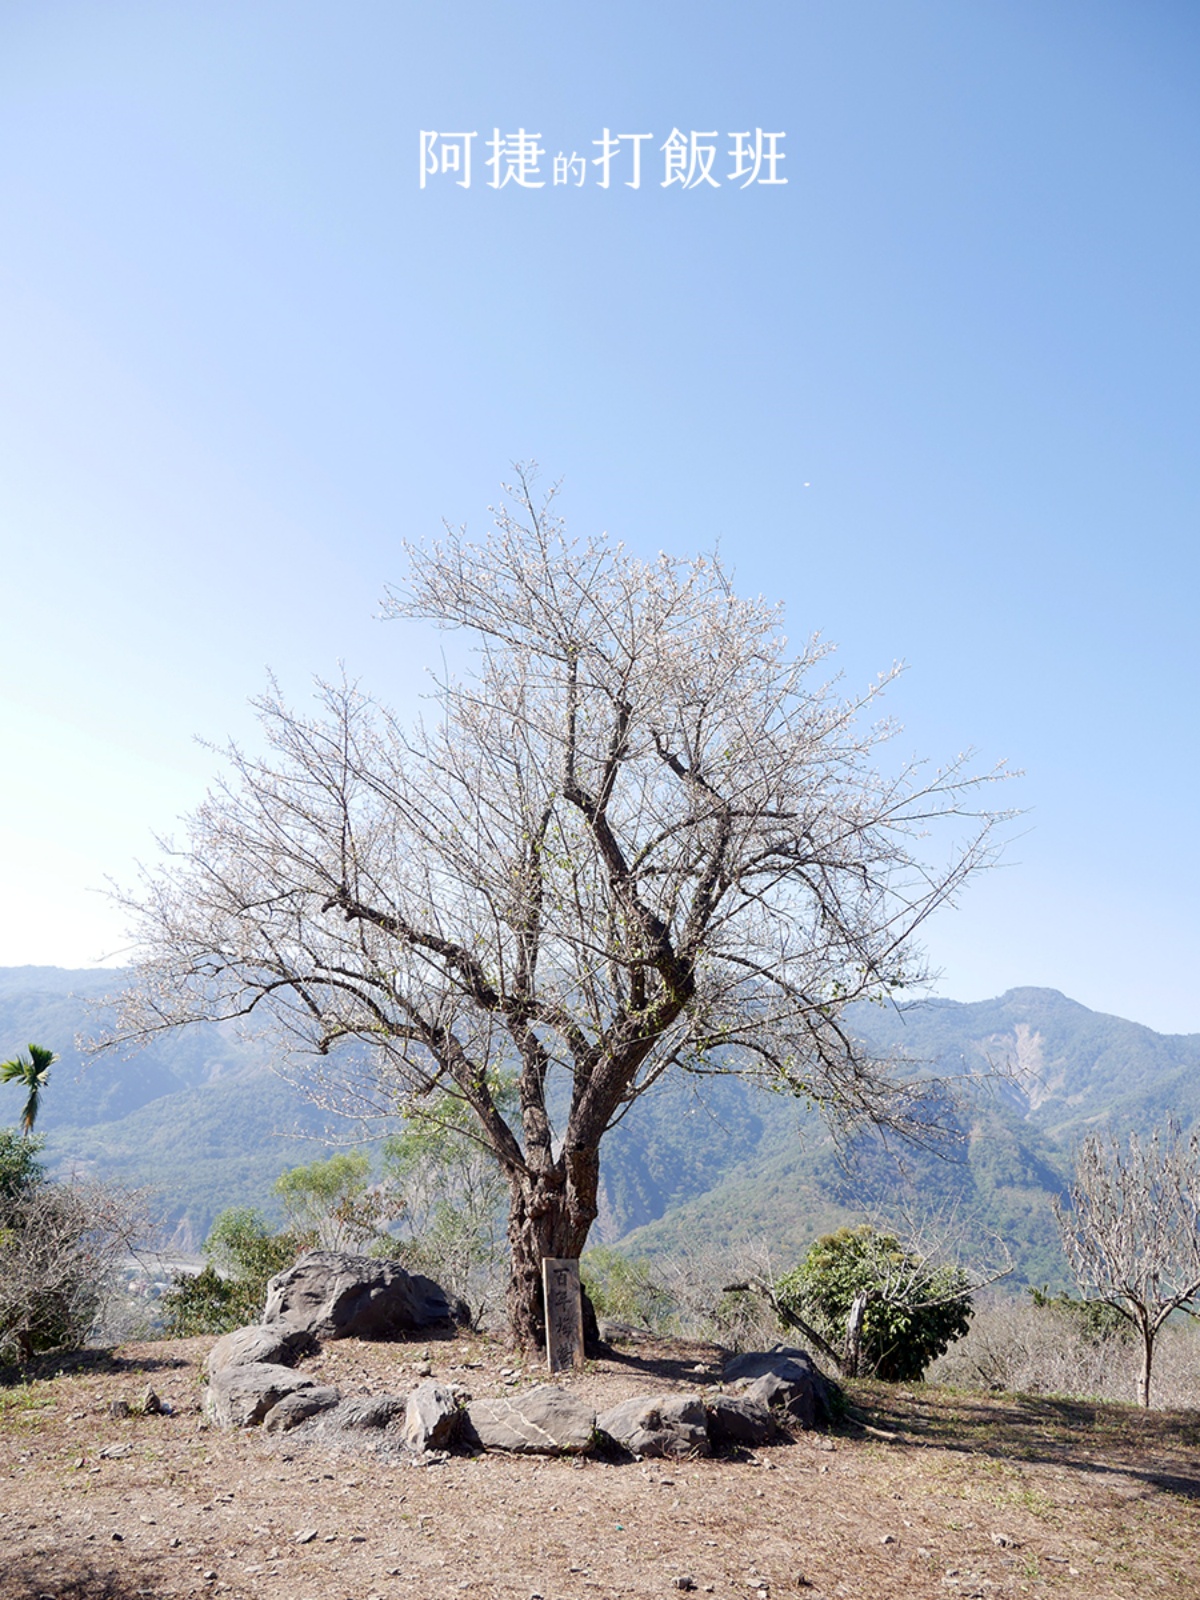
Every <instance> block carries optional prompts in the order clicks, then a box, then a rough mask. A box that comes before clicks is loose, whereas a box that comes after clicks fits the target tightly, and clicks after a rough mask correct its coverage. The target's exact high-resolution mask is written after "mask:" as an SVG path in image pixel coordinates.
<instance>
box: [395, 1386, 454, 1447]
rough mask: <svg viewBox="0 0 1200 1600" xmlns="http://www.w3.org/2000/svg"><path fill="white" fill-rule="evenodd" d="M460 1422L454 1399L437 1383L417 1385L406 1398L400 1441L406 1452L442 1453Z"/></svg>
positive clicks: (450, 1441) (451, 1393)
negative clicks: (401, 1439)
mask: <svg viewBox="0 0 1200 1600" xmlns="http://www.w3.org/2000/svg"><path fill="white" fill-rule="evenodd" d="M461 1421H462V1411H461V1409H460V1408H459V1404H458V1400H457V1398H456V1397H455V1395H454V1393H453V1391H452V1390H450V1389H443V1387H442V1386H441V1384H440V1383H419V1384H418V1385H417V1387H416V1388H415V1389H414V1390H413V1392H412V1393H411V1394H410V1395H409V1397H408V1405H407V1407H406V1409H405V1413H404V1442H405V1444H406V1445H408V1447H409V1449H410V1450H444V1449H446V1447H447V1446H448V1445H450V1444H452V1443H453V1441H454V1436H455V1434H456V1433H457V1432H458V1428H459V1424H460V1423H461Z"/></svg>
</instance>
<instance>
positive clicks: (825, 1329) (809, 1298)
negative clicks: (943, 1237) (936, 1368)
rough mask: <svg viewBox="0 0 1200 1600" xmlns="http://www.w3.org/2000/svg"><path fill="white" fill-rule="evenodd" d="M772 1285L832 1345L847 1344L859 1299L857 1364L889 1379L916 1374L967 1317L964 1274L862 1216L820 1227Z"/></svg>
mask: <svg viewBox="0 0 1200 1600" xmlns="http://www.w3.org/2000/svg"><path fill="white" fill-rule="evenodd" d="M774 1290H775V1298H776V1301H777V1303H778V1305H779V1307H780V1310H781V1311H782V1312H783V1313H785V1314H786V1313H789V1312H790V1313H792V1314H793V1315H794V1316H796V1317H797V1318H799V1319H801V1320H802V1321H803V1322H805V1323H807V1324H808V1325H809V1326H810V1327H812V1328H814V1329H815V1330H816V1331H817V1333H819V1334H820V1335H821V1337H822V1338H823V1339H824V1340H825V1341H826V1342H827V1344H828V1345H829V1346H830V1347H832V1348H833V1349H834V1350H837V1349H839V1348H840V1349H842V1350H847V1347H848V1343H849V1339H848V1335H849V1334H850V1332H851V1330H850V1326H849V1325H850V1320H851V1311H852V1309H853V1308H854V1307H855V1306H856V1304H857V1305H858V1307H859V1309H860V1310H861V1312H862V1324H861V1359H860V1370H862V1371H865V1372H870V1373H872V1374H873V1375H874V1376H876V1377H879V1378H887V1379H891V1380H904V1381H912V1380H914V1379H917V1378H919V1377H921V1375H922V1373H923V1372H924V1371H925V1368H926V1367H927V1366H928V1365H929V1364H930V1362H931V1361H933V1360H934V1359H935V1358H936V1357H937V1356H940V1355H941V1354H942V1352H943V1351H944V1350H946V1348H947V1347H948V1346H949V1345H950V1344H951V1343H952V1342H953V1341H954V1340H955V1339H958V1338H961V1337H962V1335H963V1334H965V1333H966V1331H967V1329H968V1327H969V1326H970V1321H971V1295H970V1280H969V1279H968V1277H967V1275H966V1274H965V1273H964V1272H963V1271H962V1270H961V1269H960V1268H958V1267H951V1266H938V1265H936V1264H934V1263H932V1262H929V1261H926V1260H925V1259H923V1258H922V1257H921V1256H920V1255H919V1254H917V1253H916V1252H915V1251H911V1250H906V1249H905V1248H904V1247H903V1246H902V1245H901V1244H900V1241H899V1240H898V1239H897V1238H895V1236H894V1235H892V1234H889V1233H881V1232H880V1231H879V1230H878V1229H877V1228H874V1227H872V1226H871V1225H870V1224H867V1223H864V1224H863V1225H862V1226H861V1227H857V1228H839V1229H838V1230H837V1232H836V1233H827V1234H824V1235H823V1236H822V1237H821V1238H820V1239H818V1240H817V1241H816V1242H815V1243H814V1244H813V1245H811V1246H810V1247H809V1250H808V1252H807V1254H806V1255H805V1257H804V1259H803V1260H802V1261H801V1262H800V1264H799V1266H797V1267H795V1268H794V1269H793V1270H792V1271H791V1272H788V1273H785V1274H784V1275H783V1277H781V1278H779V1279H778V1280H777V1282H776V1283H775V1286H774ZM846 1365H848V1366H853V1362H852V1361H849V1360H848V1359H847V1361H846Z"/></svg>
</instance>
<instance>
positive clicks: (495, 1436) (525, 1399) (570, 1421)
mask: <svg viewBox="0 0 1200 1600" xmlns="http://www.w3.org/2000/svg"><path fill="white" fill-rule="evenodd" d="M595 1431H596V1413H595V1412H594V1411H593V1410H592V1408H591V1406H589V1405H585V1404H584V1402H583V1401H582V1400H577V1399H576V1398H575V1396H574V1395H572V1394H568V1393H567V1391H566V1390H565V1389H559V1388H556V1387H555V1385H554V1384H550V1383H542V1384H539V1385H538V1386H537V1388H535V1389H526V1390H525V1392H524V1393H523V1394H513V1395H506V1396H505V1397H504V1398H503V1399H502V1400H473V1401H472V1402H471V1404H470V1405H469V1406H468V1407H467V1409H466V1414H465V1417H464V1420H463V1436H464V1438H465V1439H466V1441H467V1443H468V1444H473V1445H477V1446H481V1447H482V1448H483V1449H484V1450H515V1451H518V1452H520V1453H522V1454H533V1455H538V1454H540V1455H570V1454H577V1453H578V1452H579V1451H580V1450H586V1449H587V1448H588V1447H589V1445H590V1444H591V1443H592V1440H593V1438H594V1436H595Z"/></svg>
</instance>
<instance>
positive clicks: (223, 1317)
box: [162, 1206, 305, 1338]
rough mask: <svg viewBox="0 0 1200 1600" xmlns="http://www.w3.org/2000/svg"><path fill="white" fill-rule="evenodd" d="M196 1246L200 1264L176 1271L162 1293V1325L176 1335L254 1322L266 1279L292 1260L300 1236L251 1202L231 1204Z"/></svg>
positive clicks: (300, 1246)
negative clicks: (282, 1228)
mask: <svg viewBox="0 0 1200 1600" xmlns="http://www.w3.org/2000/svg"><path fill="white" fill-rule="evenodd" d="M201 1248H202V1249H203V1251H204V1254H205V1255H206V1256H207V1257H208V1260H207V1262H206V1263H205V1265H204V1267H203V1269H202V1270H201V1271H200V1272H177V1273H176V1274H175V1276H174V1278H173V1280H172V1283H171V1287H170V1288H169V1289H168V1290H167V1292H166V1294H164V1295H163V1298H162V1310H163V1326H164V1329H165V1331H166V1332H167V1334H168V1335H170V1336H172V1337H175V1338H186V1337H188V1336H190V1335H192V1334H197V1333H228V1332H229V1331H230V1330H231V1329H233V1328H240V1327H243V1326H244V1325H245V1324H247V1323H253V1322H257V1321H258V1320H259V1318H260V1317H261V1316H262V1312H263V1305H264V1302H265V1300H266V1297H267V1283H268V1281H269V1279H271V1278H273V1277H274V1276H275V1274H276V1273H277V1272H282V1271H283V1270H284V1269H285V1268H286V1267H290V1266H291V1265H292V1263H293V1262H294V1261H295V1259H296V1257H297V1255H299V1254H300V1252H301V1250H302V1249H304V1248H305V1241H304V1240H303V1239H301V1238H300V1237H298V1236H297V1235H296V1234H294V1233H288V1232H276V1231H275V1230H274V1229H273V1228H272V1227H271V1226H270V1224H269V1223H268V1222H267V1220H266V1218H265V1217H263V1215H262V1214H261V1213H260V1212H258V1211H255V1210H254V1209H253V1208H252V1207H250V1206H231V1207H230V1208H229V1209H228V1210H227V1211H222V1212H221V1214H220V1216H219V1217H218V1218H217V1219H216V1221H215V1222H214V1223H213V1225H212V1227H211V1229H210V1230H209V1234H208V1238H207V1239H205V1241H204V1244H203V1246H202V1247H201Z"/></svg>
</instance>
